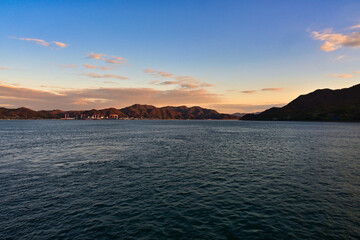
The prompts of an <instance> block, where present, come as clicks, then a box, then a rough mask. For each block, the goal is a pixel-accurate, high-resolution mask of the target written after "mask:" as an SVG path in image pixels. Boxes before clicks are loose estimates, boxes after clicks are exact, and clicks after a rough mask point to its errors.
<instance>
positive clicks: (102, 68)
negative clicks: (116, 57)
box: [100, 67, 111, 70]
mask: <svg viewBox="0 0 360 240" xmlns="http://www.w3.org/2000/svg"><path fill="white" fill-rule="evenodd" d="M100 69H101V70H110V69H111V68H108V67H101V68H100Z"/></svg>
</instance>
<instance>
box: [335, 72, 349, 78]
mask: <svg viewBox="0 0 360 240" xmlns="http://www.w3.org/2000/svg"><path fill="white" fill-rule="evenodd" d="M333 77H338V78H352V77H353V75H351V74H338V73H334V74H333Z"/></svg>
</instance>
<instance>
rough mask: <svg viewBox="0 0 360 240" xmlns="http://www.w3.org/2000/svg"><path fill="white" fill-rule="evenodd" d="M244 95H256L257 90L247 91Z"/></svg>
mask: <svg viewBox="0 0 360 240" xmlns="http://www.w3.org/2000/svg"><path fill="white" fill-rule="evenodd" d="M241 92H242V93H246V94H253V93H256V92H257V90H246V91H241Z"/></svg>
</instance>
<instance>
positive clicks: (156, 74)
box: [144, 69, 175, 78]
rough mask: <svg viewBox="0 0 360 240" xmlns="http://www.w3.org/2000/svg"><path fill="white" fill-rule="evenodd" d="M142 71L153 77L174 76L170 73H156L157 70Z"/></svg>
mask: <svg viewBox="0 0 360 240" xmlns="http://www.w3.org/2000/svg"><path fill="white" fill-rule="evenodd" d="M144 71H145V73H148V74H150V75H152V76H154V77H164V78H173V77H174V76H175V74H172V73H167V72H163V71H157V70H153V69H145V70H144Z"/></svg>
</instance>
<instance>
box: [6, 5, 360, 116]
mask: <svg viewBox="0 0 360 240" xmlns="http://www.w3.org/2000/svg"><path fill="white" fill-rule="evenodd" d="M359 46H360V1H350V0H348V1H347V0H326V1H325V0H323V1H320V0H311V1H308V0H297V1H296V0H291V1H282V0H281V1H280V0H279V1H277V0H262V1H260V0H253V1H245V0H243V1H242V0H233V1H232V0H181V1H180V0H173V1H168V0H136V1H133V0H114V1H107V0H102V1H100V0H99V1H85V0H79V1H67V0H63V1H32V0H26V1H16V0H8V1H7V0H2V1H0V107H7V108H16V107H29V108H31V109H34V110H50V109H62V110H85V109H93V108H98V109H99V108H106V107H116V108H122V107H125V106H129V105H132V104H135V103H139V104H151V105H155V106H157V107H162V106H169V105H172V106H179V105H186V106H201V107H206V108H212V109H215V110H218V111H219V112H223V113H235V112H241V113H249V112H258V111H262V110H265V109H267V108H270V107H273V106H275V107H280V106H284V105H285V104H287V103H288V102H290V101H291V100H293V99H295V98H296V97H297V96H299V95H301V94H306V93H309V92H312V91H314V90H316V89H322V88H330V89H338V88H346V87H350V86H353V85H355V84H358V83H359V79H360V55H359V53H360V48H359ZM314 104H315V103H314Z"/></svg>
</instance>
